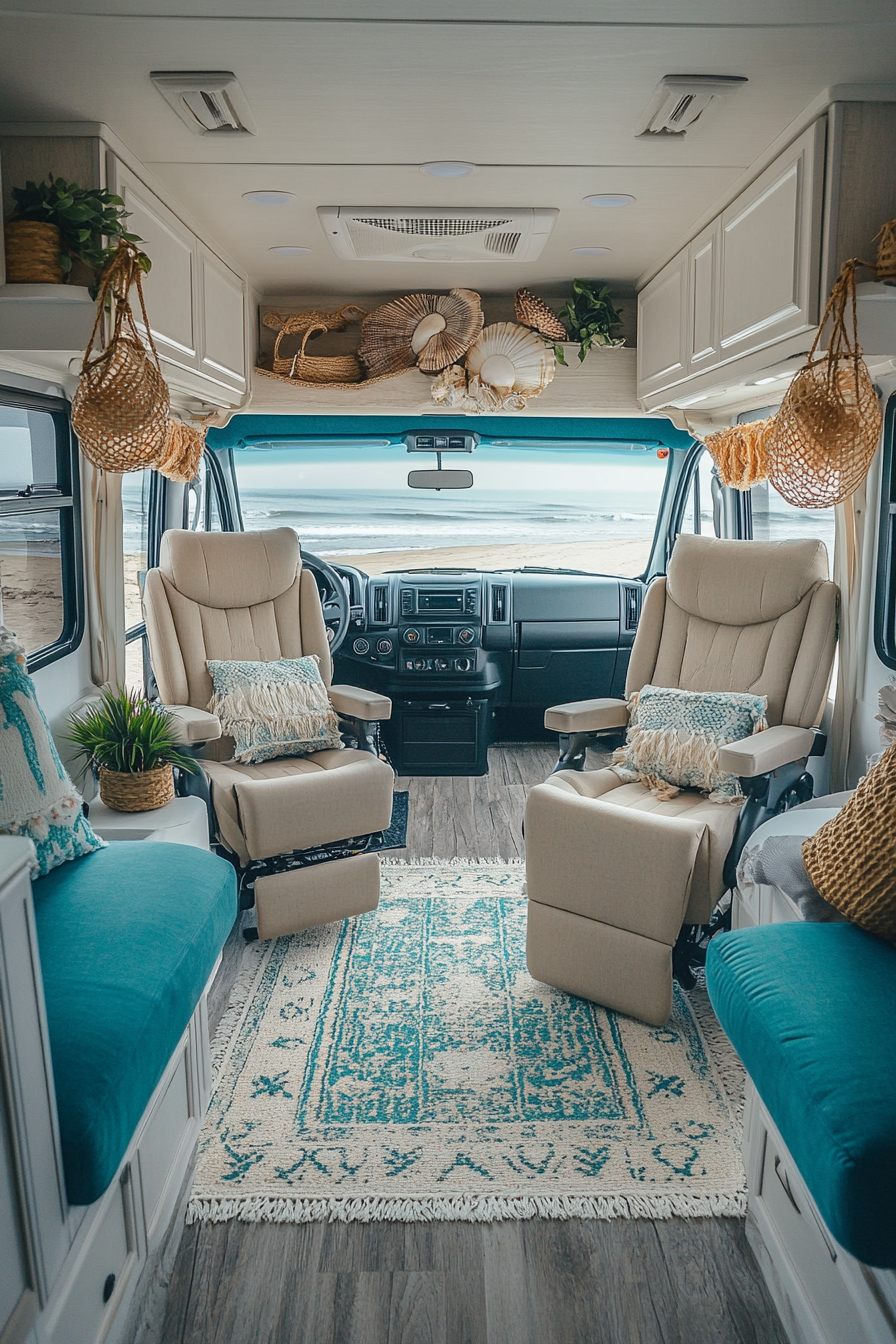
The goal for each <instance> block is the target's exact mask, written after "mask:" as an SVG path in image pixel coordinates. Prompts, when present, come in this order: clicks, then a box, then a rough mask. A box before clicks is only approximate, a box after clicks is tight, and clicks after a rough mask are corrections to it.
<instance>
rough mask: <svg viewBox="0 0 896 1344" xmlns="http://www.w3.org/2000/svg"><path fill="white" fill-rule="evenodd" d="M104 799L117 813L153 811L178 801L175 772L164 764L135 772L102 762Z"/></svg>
mask: <svg viewBox="0 0 896 1344" xmlns="http://www.w3.org/2000/svg"><path fill="white" fill-rule="evenodd" d="M100 798H101V799H102V800H103V802H104V803H105V804H106V806H107V807H111V808H112V810H113V812H153V811H155V809H156V808H157V807H165V805H166V804H167V803H170V802H172V801H173V800H174V772H173V770H172V768H171V766H170V765H160V766H159V767H158V768H157V769H156V770H144V771H142V772H141V773H138V774H133V775H132V774H124V773H122V772H121V771H118V770H107V769H106V767H105V766H104V765H101V766H100Z"/></svg>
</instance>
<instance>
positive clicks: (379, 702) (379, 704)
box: [330, 686, 392, 723]
mask: <svg viewBox="0 0 896 1344" xmlns="http://www.w3.org/2000/svg"><path fill="white" fill-rule="evenodd" d="M330 702H331V704H332V706H333V708H334V709H335V711H336V713H337V714H344V715H345V716H346V718H349V719H366V720H367V722H368V723H371V722H380V721H382V720H383V719H391V717H392V701H391V700H390V699H389V697H388V696H386V695H377V693H376V691H362V690H361V687H360V686H331V687H330Z"/></svg>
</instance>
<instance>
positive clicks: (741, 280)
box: [719, 120, 826, 362]
mask: <svg viewBox="0 0 896 1344" xmlns="http://www.w3.org/2000/svg"><path fill="white" fill-rule="evenodd" d="M825 124H826V123H825V122H824V120H821V121H817V122H815V124H814V125H812V126H810V127H809V129H808V130H807V131H804V133H803V134H802V135H801V136H800V138H799V139H798V140H797V141H795V142H794V144H792V145H791V146H790V148H789V149H787V150H785V151H784V153H783V154H782V155H780V157H779V158H777V159H776V160H775V162H774V163H773V164H771V166H770V167H768V168H767V169H766V170H765V172H764V173H762V174H761V176H760V177H758V178H757V179H756V181H755V182H754V183H752V185H751V186H749V187H748V188H747V190H746V191H744V192H742V193H741V195H740V196H739V197H738V198H737V200H736V201H733V202H732V204H731V205H729V206H728V209H727V210H725V211H724V213H723V215H722V221H721V222H722V239H721V242H722V252H721V321H720V331H719V341H720V345H721V351H722V359H723V360H725V361H726V362H727V361H729V360H731V359H733V358H736V357H737V356H739V355H744V354H747V353H748V352H750V351H752V350H759V349H762V348H763V347H764V346H767V345H771V344H772V343H773V342H774V341H778V340H781V339H782V338H784V337H787V336H792V335H795V334H797V333H798V332H801V331H809V330H810V329H811V328H812V327H814V326H815V325H816V324H817V322H818V318H819V312H818V291H819V269H820V259H821V251H820V249H821V215H822V209H821V206H822V191H823V188H824V146H825Z"/></svg>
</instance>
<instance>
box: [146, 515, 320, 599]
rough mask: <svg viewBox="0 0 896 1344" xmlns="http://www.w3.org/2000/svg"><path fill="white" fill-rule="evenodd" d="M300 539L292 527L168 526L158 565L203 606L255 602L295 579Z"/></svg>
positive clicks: (270, 596)
mask: <svg viewBox="0 0 896 1344" xmlns="http://www.w3.org/2000/svg"><path fill="white" fill-rule="evenodd" d="M301 565H302V557H301V553H300V551H299V539H298V537H297V536H296V534H295V532H293V530H292V528H291V527H278V528H274V529H273V530H272V531H270V532H180V531H171V532H166V533H165V535H164V536H163V537H162V546H161V553H160V556H159V568H160V569H161V571H162V573H163V574H164V576H165V578H166V579H167V580H168V581H169V583H171V584H173V585H174V587H175V588H176V589H177V591H178V592H179V593H183V595H184V597H188V598H189V599H190V600H191V601H192V602H198V603H199V604H200V605H201V606H203V607H221V608H225V609H227V608H231V607H233V608H236V607H255V606H258V604H259V603H260V602H272V601H273V600H274V598H275V597H279V596H280V594H281V593H285V592H286V590H287V588H291V587H292V585H293V584H294V583H295V579H296V573H297V572H298V570H299V569H300V568H301Z"/></svg>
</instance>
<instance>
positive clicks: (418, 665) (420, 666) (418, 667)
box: [414, 658, 426, 672]
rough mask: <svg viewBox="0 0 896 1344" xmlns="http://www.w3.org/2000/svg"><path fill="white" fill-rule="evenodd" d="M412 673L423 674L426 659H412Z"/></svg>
mask: <svg viewBox="0 0 896 1344" xmlns="http://www.w3.org/2000/svg"><path fill="white" fill-rule="evenodd" d="M414 671H415V672H425V671H426V659H425V658H415V659H414Z"/></svg>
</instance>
